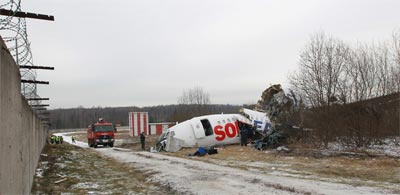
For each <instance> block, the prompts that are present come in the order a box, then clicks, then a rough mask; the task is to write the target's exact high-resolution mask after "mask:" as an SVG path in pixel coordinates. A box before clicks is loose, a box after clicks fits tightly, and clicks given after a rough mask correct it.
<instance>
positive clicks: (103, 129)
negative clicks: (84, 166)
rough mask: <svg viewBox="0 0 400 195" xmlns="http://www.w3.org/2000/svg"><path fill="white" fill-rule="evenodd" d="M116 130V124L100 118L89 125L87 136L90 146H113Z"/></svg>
mask: <svg viewBox="0 0 400 195" xmlns="http://www.w3.org/2000/svg"><path fill="white" fill-rule="evenodd" d="M114 132H115V127H114V125H113V124H112V123H108V122H106V121H105V120H104V119H102V118H100V119H99V121H98V122H97V123H95V124H91V125H89V126H88V129H87V138H88V145H89V147H95V148H97V146H98V145H103V146H110V147H113V146H114Z"/></svg>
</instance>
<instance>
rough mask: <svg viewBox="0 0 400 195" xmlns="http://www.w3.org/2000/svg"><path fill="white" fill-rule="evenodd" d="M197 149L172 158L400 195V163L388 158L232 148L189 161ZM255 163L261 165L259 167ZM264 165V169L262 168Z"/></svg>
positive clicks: (399, 160) (187, 150) (179, 153)
mask: <svg viewBox="0 0 400 195" xmlns="http://www.w3.org/2000/svg"><path fill="white" fill-rule="evenodd" d="M195 151H196V148H185V149H182V150H181V151H179V152H176V153H165V154H167V155H170V156H176V157H182V158H190V159H194V160H199V161H204V162H210V163H215V164H222V165H226V166H231V167H236V168H240V169H244V170H248V169H250V168H251V169H252V170H254V169H256V170H259V171H260V172H263V173H266V174H268V172H270V171H280V172H282V173H288V174H290V175H292V176H294V177H300V178H310V177H311V178H314V179H320V180H325V181H335V182H340V183H347V184H351V185H368V186H376V187H384V188H387V189H389V190H392V191H393V192H395V193H400V191H399V190H398V189H399V188H400V159H395V158H389V157H384V156H382V157H375V158H371V157H364V158H355V157H345V156H343V157H322V158H321V157H318V158H317V157H313V156H309V155H303V154H302V155H298V154H296V155H293V154H290V153H278V152H276V151H272V150H270V151H258V150H255V149H253V148H251V147H249V146H248V147H240V146H238V145H231V146H226V147H222V148H218V154H217V155H207V156H205V157H188V156H187V155H188V154H190V153H194V152H195ZM254 163H258V164H257V166H255V165H254ZM260 163H261V165H260Z"/></svg>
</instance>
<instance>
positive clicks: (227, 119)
mask: <svg viewBox="0 0 400 195" xmlns="http://www.w3.org/2000/svg"><path fill="white" fill-rule="evenodd" d="M241 113H242V114H214V115H206V116H199V117H195V118H192V119H190V120H187V121H184V122H182V123H180V124H177V125H175V126H173V127H171V128H169V129H167V131H166V132H164V133H163V134H162V135H161V136H160V138H159V141H158V143H157V145H158V146H157V147H158V150H159V151H161V150H165V151H168V152H176V151H178V150H180V149H181V148H182V147H211V146H220V145H227V144H235V143H240V128H241V127H242V126H244V125H251V126H253V125H254V127H255V128H256V130H257V131H259V132H267V131H268V130H269V129H270V126H271V124H270V120H269V118H268V117H267V115H266V114H265V113H263V112H258V111H253V110H249V109H242V112H241Z"/></svg>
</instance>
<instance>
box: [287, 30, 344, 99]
mask: <svg viewBox="0 0 400 195" xmlns="http://www.w3.org/2000/svg"><path fill="white" fill-rule="evenodd" d="M349 51H350V50H349V47H348V46H346V45H345V44H344V43H343V42H342V41H340V40H337V39H334V38H331V37H326V36H325V34H323V33H318V34H315V35H313V36H312V37H311V39H310V42H309V43H308V44H307V45H306V47H305V49H304V50H303V51H302V53H301V56H300V62H299V68H300V70H299V72H297V73H295V74H293V75H292V76H291V77H290V78H289V80H290V83H291V85H292V88H293V89H295V90H296V92H297V93H298V94H300V95H301V96H302V98H303V99H304V100H305V101H306V103H307V104H308V105H311V106H313V107H318V106H326V105H327V106H329V105H331V104H332V102H335V101H337V97H336V96H338V95H339V94H340V89H341V86H340V85H339V81H340V80H341V79H343V78H342V76H343V74H342V72H343V70H344V67H345V64H346V62H347V60H348V56H349Z"/></svg>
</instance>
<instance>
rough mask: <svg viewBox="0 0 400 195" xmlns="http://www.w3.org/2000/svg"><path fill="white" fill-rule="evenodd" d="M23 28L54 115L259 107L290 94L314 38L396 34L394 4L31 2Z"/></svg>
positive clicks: (323, 0) (392, 0)
mask: <svg viewBox="0 0 400 195" xmlns="http://www.w3.org/2000/svg"><path fill="white" fill-rule="evenodd" d="M22 3H23V4H22V7H23V10H25V11H29V12H36V13H44V14H50V15H54V16H55V22H48V21H39V20H32V19H27V25H28V34H29V40H30V41H31V48H32V51H33V57H34V58H33V60H34V63H35V65H38V66H54V67H55V70H54V71H45V70H40V71H38V78H37V79H38V80H47V81H50V85H49V86H40V88H39V95H40V96H42V97H50V99H51V100H50V101H49V104H50V105H51V107H50V108H61V107H64V108H65V107H76V106H79V105H82V106H85V107H92V106H151V105H161V104H175V103H177V98H178V97H179V96H180V95H181V94H182V91H183V90H184V89H189V88H193V87H196V86H199V87H202V88H203V89H204V90H205V91H207V92H209V94H210V98H211V101H212V103H219V104H243V103H255V102H256V101H257V100H258V99H259V98H260V96H261V93H262V91H263V90H265V89H266V88H267V87H268V86H269V85H270V84H275V83H281V84H282V85H283V87H287V83H288V81H287V76H288V74H289V73H290V72H292V71H294V70H296V68H297V62H298V61H299V54H300V51H301V49H302V48H303V47H304V45H305V44H306V42H307V40H308V39H309V37H310V35H311V34H312V33H315V32H319V31H323V32H325V33H326V34H329V35H333V36H336V37H338V38H340V39H342V40H344V41H348V42H354V43H355V42H357V41H360V42H371V41H382V40H384V39H387V38H389V37H390V36H391V34H392V32H393V30H394V29H396V28H399V27H400V11H399V10H400V1H398V0H374V1H373V0H358V1H356V0H331V1H328V0H315V1H311V0H310V1H298V0H293V1H284V0H276V1H267V0H260V1H252V0H242V1H234V0H226V1H224V0H196V1H194V0H180V1H176V0H140V1H139V0H129V1H128V0H112V1H110V0H108V1H105V0H63V1H61V0H34V1H25V0H23V2H22Z"/></svg>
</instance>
